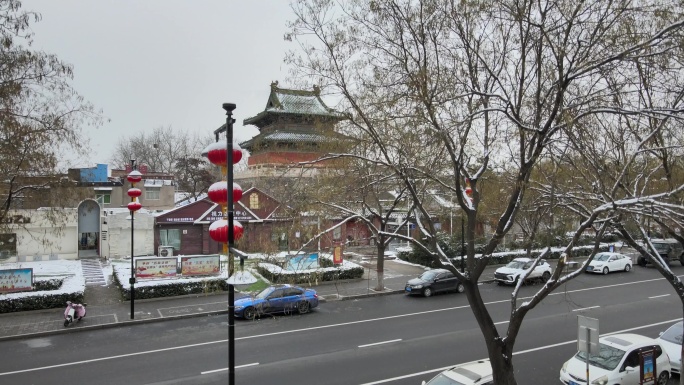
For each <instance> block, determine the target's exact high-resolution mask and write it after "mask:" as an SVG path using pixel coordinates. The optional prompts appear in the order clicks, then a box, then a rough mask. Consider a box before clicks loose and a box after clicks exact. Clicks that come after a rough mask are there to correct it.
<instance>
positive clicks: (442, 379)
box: [426, 373, 463, 385]
mask: <svg viewBox="0 0 684 385" xmlns="http://www.w3.org/2000/svg"><path fill="white" fill-rule="evenodd" d="M426 385H463V384H462V383H460V382H458V381H456V380H452V379H451V378H449V377H447V376H445V375H444V374H442V373H440V374H439V375H438V376H437V377H435V378H433V379H432V380H430V382H428V383H427V384H426Z"/></svg>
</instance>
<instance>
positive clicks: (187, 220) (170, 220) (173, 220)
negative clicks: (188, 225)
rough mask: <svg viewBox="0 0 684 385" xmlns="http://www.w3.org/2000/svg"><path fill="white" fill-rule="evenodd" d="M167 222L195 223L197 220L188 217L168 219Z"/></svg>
mask: <svg viewBox="0 0 684 385" xmlns="http://www.w3.org/2000/svg"><path fill="white" fill-rule="evenodd" d="M166 221H167V222H194V221H195V218H190V217H186V218H166Z"/></svg>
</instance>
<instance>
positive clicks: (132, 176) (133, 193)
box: [127, 159, 142, 319]
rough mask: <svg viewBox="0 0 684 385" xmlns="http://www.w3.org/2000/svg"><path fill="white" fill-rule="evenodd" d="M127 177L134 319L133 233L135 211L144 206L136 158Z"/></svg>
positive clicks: (140, 177) (140, 175) (132, 316)
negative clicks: (141, 200) (139, 186)
mask: <svg viewBox="0 0 684 385" xmlns="http://www.w3.org/2000/svg"><path fill="white" fill-rule="evenodd" d="M127 179H128V181H129V182H130V183H131V188H129V189H128V196H129V197H131V201H130V203H128V210H129V211H130V212H131V278H129V279H128V282H129V283H130V284H131V319H133V318H134V306H135V305H134V301H135V262H134V258H133V255H134V254H135V249H134V245H133V233H134V229H135V212H136V211H138V210H140V208H141V207H142V205H141V204H140V202H138V197H139V196H140V195H141V194H142V191H141V190H140V189H138V188H135V184H136V183H138V182H140V181H141V180H142V174H141V173H140V171H138V170H137V167H136V165H135V159H131V172H130V173H129V174H128V177H127Z"/></svg>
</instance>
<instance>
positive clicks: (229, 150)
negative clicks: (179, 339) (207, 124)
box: [223, 103, 242, 385]
mask: <svg viewBox="0 0 684 385" xmlns="http://www.w3.org/2000/svg"><path fill="white" fill-rule="evenodd" d="M235 107H236V106H235V104H233V103H223V109H224V110H226V146H227V147H226V156H227V157H228V159H227V160H226V182H227V187H228V202H227V203H228V276H229V277H230V276H231V275H232V274H233V255H232V254H230V249H231V248H232V247H233V246H234V245H235V233H234V231H233V221H234V214H233V188H232V186H233V110H234V109H235ZM241 261H242V259H241ZM241 263H242V262H241ZM228 383H229V384H230V385H234V384H235V285H232V284H228Z"/></svg>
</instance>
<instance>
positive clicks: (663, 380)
mask: <svg viewBox="0 0 684 385" xmlns="http://www.w3.org/2000/svg"><path fill="white" fill-rule="evenodd" d="M669 380H670V373H668V372H666V371H663V372H662V373H660V375H659V376H658V385H667V382H668V381H669Z"/></svg>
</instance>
